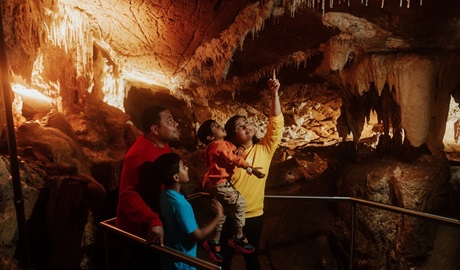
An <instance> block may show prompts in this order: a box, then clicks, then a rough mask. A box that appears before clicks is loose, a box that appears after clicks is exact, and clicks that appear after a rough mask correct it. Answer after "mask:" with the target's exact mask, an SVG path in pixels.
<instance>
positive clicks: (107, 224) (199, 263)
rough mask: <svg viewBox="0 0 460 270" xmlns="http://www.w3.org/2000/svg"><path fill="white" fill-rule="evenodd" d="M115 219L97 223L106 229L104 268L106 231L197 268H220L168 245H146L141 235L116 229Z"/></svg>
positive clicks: (106, 257) (106, 253)
mask: <svg viewBox="0 0 460 270" xmlns="http://www.w3.org/2000/svg"><path fill="white" fill-rule="evenodd" d="M116 219H117V218H111V219H108V220H104V221H102V222H100V223H99V225H100V226H101V227H102V228H103V229H105V230H106V231H104V240H105V265H106V269H109V248H108V244H107V232H112V233H115V234H118V235H121V236H123V237H125V238H128V239H130V240H133V241H135V242H137V243H138V244H139V245H144V246H145V247H146V248H150V249H153V250H155V251H157V252H159V253H160V254H163V255H166V256H171V257H173V258H174V259H176V260H179V261H182V262H185V263H187V264H189V265H193V266H195V267H197V268H198V269H210V270H214V269H216V270H217V269H221V268H220V266H218V265H215V264H212V263H210V262H208V261H205V260H201V259H198V258H194V257H191V256H188V255H186V254H184V253H182V252H180V251H177V250H175V249H172V248H169V247H166V246H160V245H153V244H152V245H146V244H145V239H143V238H141V237H138V236H136V235H134V234H130V233H128V232H126V231H123V230H120V229H118V228H117V227H116V226H115V220H116Z"/></svg>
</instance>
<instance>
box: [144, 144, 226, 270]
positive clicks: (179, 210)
mask: <svg viewBox="0 0 460 270" xmlns="http://www.w3.org/2000/svg"><path fill="white" fill-rule="evenodd" d="M142 169H143V170H148V171H149V172H151V173H152V174H151V176H152V177H158V179H159V180H160V181H161V182H162V183H163V185H164V186H165V188H164V189H163V191H162V192H161V194H160V199H159V204H160V207H159V209H160V217H161V219H162V221H163V227H164V233H165V236H164V244H165V245H166V246H168V247H170V248H173V249H176V250H178V251H181V252H183V253H185V254H187V255H189V256H192V257H196V253H197V241H202V240H205V239H207V238H208V237H209V236H210V235H211V234H212V233H213V232H214V230H215V228H216V226H217V224H218V222H219V220H220V219H221V218H222V216H223V208H222V205H221V204H220V203H219V202H218V201H217V200H213V202H212V208H213V210H214V212H216V213H217V215H216V216H215V217H214V219H213V220H212V221H211V222H209V223H208V224H207V225H206V226H205V227H203V228H199V227H198V224H197V222H196V219H195V214H194V212H193V209H192V206H191V205H190V203H189V202H188V201H187V199H186V198H185V196H184V195H183V194H182V193H181V192H180V190H181V187H182V186H183V185H184V184H185V183H187V182H188V181H189V177H188V167H187V165H186V164H185V163H184V162H183V161H182V160H181V158H180V156H179V155H177V154H175V153H167V154H163V155H161V156H160V157H158V158H157V159H156V160H155V161H154V162H153V163H152V162H147V163H146V164H144V165H143V168H142ZM150 182H153V181H148V179H146V178H144V179H142V183H141V184H142V185H143V187H142V190H144V191H148V190H149V189H148V183H150ZM143 195H144V196H143V198H144V200H147V201H146V203H147V204H149V203H148V200H149V196H148V192H144V194H143ZM161 260H162V261H161V262H162V269H163V270H165V269H181V270H182V269H195V268H194V267H192V266H189V265H188V264H186V263H184V262H180V261H175V260H174V259H173V258H172V257H169V256H162V258H161Z"/></svg>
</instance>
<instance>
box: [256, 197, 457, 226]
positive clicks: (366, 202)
mask: <svg viewBox="0 0 460 270" xmlns="http://www.w3.org/2000/svg"><path fill="white" fill-rule="evenodd" d="M265 198H270V199H302V200H319V201H348V202H355V203H358V204H361V205H366V206H372V207H375V208H380V209H383V210H387V211H391V212H396V213H400V214H405V215H410V216H415V217H420V218H426V219H430V220H436V221H440V222H444V223H449V224H452V225H457V226H460V221H459V220H457V219H454V218H449V217H444V216H439V215H434V214H429V213H425V212H421V211H417V210H412V209H407V208H403V207H399V206H393V205H389V204H384V203H379V202H374V201H369V200H365V199H359V198H355V197H333V196H332V197H327V196H288V195H265Z"/></svg>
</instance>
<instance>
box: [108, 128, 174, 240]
mask: <svg viewBox="0 0 460 270" xmlns="http://www.w3.org/2000/svg"><path fill="white" fill-rule="evenodd" d="M170 152H171V149H170V147H169V145H166V146H165V147H164V148H159V147H157V146H156V145H155V144H153V143H152V142H151V141H149V140H148V139H147V138H146V137H145V136H141V137H139V138H138V139H137V140H136V142H135V143H134V144H133V145H132V146H131V148H130V149H129V150H128V153H127V154H126V156H125V159H124V161H123V168H122V171H121V180H120V190H119V195H118V207H117V219H116V221H117V222H116V225H117V227H118V228H120V229H122V230H124V231H127V232H130V233H132V234H135V235H137V236H139V237H142V238H145V237H146V235H147V232H148V229H149V227H153V226H162V225H163V224H162V222H161V220H160V217H159V215H158V213H157V212H154V211H153V210H152V209H151V208H150V207H149V206H147V205H146V204H145V202H144V201H143V200H142V198H141V196H140V195H139V173H140V165H142V164H143V163H144V162H147V161H150V162H153V161H155V160H156V159H157V158H158V157H159V156H161V155H162V154H165V153H170ZM152 181H158V180H157V179H155V177H153V178H152ZM155 186H157V187H158V190H157V191H155V192H154V193H155V194H157V195H158V196H159V195H160V193H161V190H162V185H161V183H158V185H155ZM154 201H158V200H157V199H156V200H154Z"/></svg>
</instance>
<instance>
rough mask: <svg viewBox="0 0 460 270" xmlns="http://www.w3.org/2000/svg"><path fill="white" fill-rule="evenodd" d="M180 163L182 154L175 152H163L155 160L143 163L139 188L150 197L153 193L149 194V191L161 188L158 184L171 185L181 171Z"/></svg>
mask: <svg viewBox="0 0 460 270" xmlns="http://www.w3.org/2000/svg"><path fill="white" fill-rule="evenodd" d="M179 164H180V156H179V155H178V154H175V153H167V154H163V155H161V156H159V157H158V158H157V159H156V160H155V161H154V162H150V161H147V162H145V163H143V164H142V165H141V167H140V175H139V187H140V188H139V189H140V190H142V191H143V192H144V193H145V196H146V197H149V195H153V194H149V191H151V190H152V191H153V190H159V189H160V188H158V187H157V186H158V185H159V184H160V183H161V184H163V185H165V186H171V185H172V184H174V183H175V181H174V175H175V174H176V173H179V169H180V168H179V166H180V165H179ZM153 179H155V181H154V180H153ZM141 196H142V194H141ZM142 197H144V196H142Z"/></svg>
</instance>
